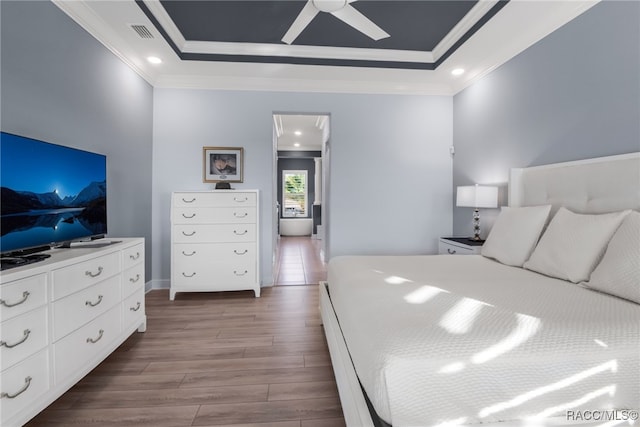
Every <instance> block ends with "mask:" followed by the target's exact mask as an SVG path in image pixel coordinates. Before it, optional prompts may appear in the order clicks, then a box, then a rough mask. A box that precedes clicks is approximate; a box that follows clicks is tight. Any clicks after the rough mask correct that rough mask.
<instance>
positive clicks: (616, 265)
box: [583, 212, 640, 304]
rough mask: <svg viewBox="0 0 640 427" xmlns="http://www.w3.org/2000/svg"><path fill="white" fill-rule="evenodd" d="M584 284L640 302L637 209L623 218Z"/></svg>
mask: <svg viewBox="0 0 640 427" xmlns="http://www.w3.org/2000/svg"><path fill="white" fill-rule="evenodd" d="M583 285H585V286H587V287H589V288H593V289H597V290H599V291H602V292H606V293H608V294H611V295H615V296H618V297H620V298H625V299H628V300H631V301H634V302H637V303H638V304H640V212H631V213H630V214H629V215H627V217H626V218H625V219H624V221H622V224H621V225H620V228H618V231H616V233H615V234H614V235H613V237H612V238H611V241H610V242H609V246H608V247H607V251H606V252H605V254H604V257H603V258H602V261H601V262H600V264H598V266H597V267H596V269H595V270H593V273H591V278H590V279H589V281H588V282H586V283H583Z"/></svg>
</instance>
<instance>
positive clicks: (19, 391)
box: [0, 377, 31, 399]
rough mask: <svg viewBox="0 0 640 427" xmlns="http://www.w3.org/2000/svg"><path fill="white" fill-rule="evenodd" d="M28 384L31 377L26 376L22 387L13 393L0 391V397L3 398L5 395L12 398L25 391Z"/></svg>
mask: <svg viewBox="0 0 640 427" xmlns="http://www.w3.org/2000/svg"><path fill="white" fill-rule="evenodd" d="M30 385H31V377H27V378H25V379H24V387H22V389H20V390H18V391H17V392H15V393H14V394H10V393H5V392H2V393H0V399H4V398H5V397H6V398H7V399H14V398H16V397H18V396H20V395H21V394H22V393H24V392H25V391H27V389H28V388H29V386H30Z"/></svg>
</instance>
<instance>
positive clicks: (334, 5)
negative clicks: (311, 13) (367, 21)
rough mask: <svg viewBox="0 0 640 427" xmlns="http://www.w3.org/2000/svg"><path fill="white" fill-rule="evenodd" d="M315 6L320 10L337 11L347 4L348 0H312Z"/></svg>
mask: <svg viewBox="0 0 640 427" xmlns="http://www.w3.org/2000/svg"><path fill="white" fill-rule="evenodd" d="M311 3H313V6H314V7H315V8H316V9H318V10H319V11H320V12H327V13H331V12H335V11H336V10H340V9H342V8H343V7H345V6H346V5H347V0H311Z"/></svg>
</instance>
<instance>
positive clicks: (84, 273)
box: [52, 252, 120, 300]
mask: <svg viewBox="0 0 640 427" xmlns="http://www.w3.org/2000/svg"><path fill="white" fill-rule="evenodd" d="M119 272H120V253H119V252H114V253H111V254H107V255H104V256H101V257H98V258H95V259H92V260H89V261H84V262H81V263H78V264H74V265H70V266H68V267H64V268H61V269H59V270H53V272H52V277H53V279H52V281H53V283H52V284H53V286H52V288H53V291H52V293H53V299H54V300H57V299H59V298H62V297H64V296H66V295H69V294H72V293H74V292H76V291H79V290H80V289H84V288H86V287H87V286H91V285H92V284H94V283H98V282H100V281H102V280H104V279H106V278H108V277H111V276H114V275H116V274H118V273H119Z"/></svg>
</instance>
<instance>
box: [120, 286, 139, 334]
mask: <svg viewBox="0 0 640 427" xmlns="http://www.w3.org/2000/svg"><path fill="white" fill-rule="evenodd" d="M142 322H144V289H143V288H140V289H138V290H137V291H135V292H134V293H133V295H130V296H129V297H128V298H127V299H126V300H125V301H124V302H123V303H122V327H123V329H125V330H126V329H127V328H129V327H130V326H133V325H135V326H139V325H140V324H141V323H142Z"/></svg>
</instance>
